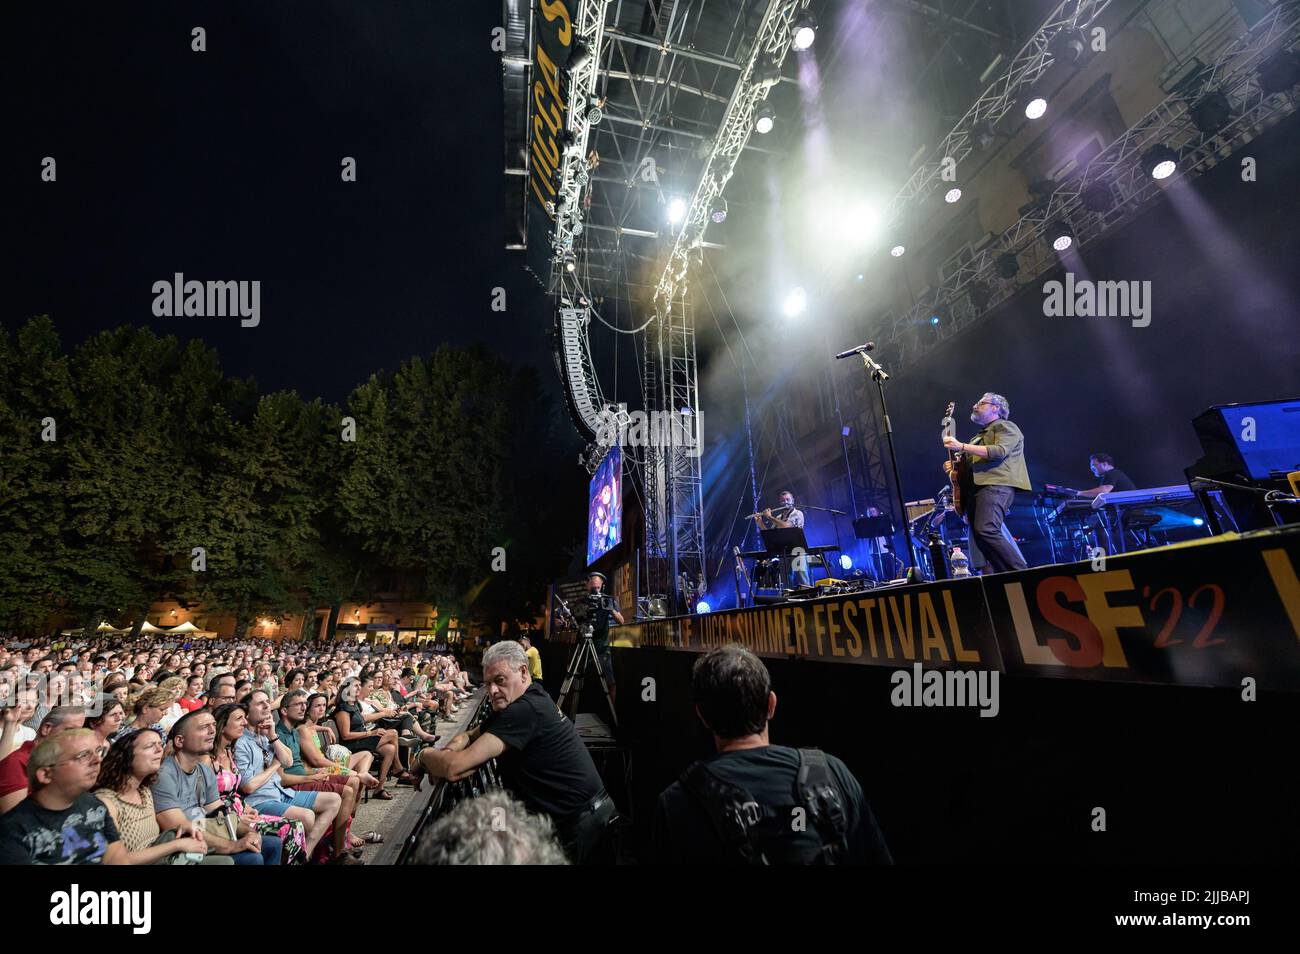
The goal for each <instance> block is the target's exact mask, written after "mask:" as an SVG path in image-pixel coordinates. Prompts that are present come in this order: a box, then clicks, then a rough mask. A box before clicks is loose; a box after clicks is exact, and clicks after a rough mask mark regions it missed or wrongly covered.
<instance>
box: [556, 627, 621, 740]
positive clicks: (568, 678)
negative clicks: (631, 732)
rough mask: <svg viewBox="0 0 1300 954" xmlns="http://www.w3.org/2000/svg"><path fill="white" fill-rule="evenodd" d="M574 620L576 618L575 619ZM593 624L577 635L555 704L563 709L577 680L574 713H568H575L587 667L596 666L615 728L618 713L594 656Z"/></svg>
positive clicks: (603, 672) (607, 684)
mask: <svg viewBox="0 0 1300 954" xmlns="http://www.w3.org/2000/svg"><path fill="white" fill-rule="evenodd" d="M561 605H562V606H564V612H565V613H566V614H567V615H568V616H569V618H570V619H573V614H572V613H570V612H569V607H568V606H567V605H565V604H564V602H563V601H561ZM575 622H576V620H575ZM592 630H593V626H592V624H591V623H590V622H588V623H586V624H584V625H583V627H582V635H581V636H579V637H578V648H577V649H575V650H574V651H573V658H571V659H570V660H569V668H568V670H567V671H566V672H565V673H564V684H563V685H562V686H560V697H559V699H557V700H556V702H555V706H556V708H557V709H559V710H560V711H561V712H563V711H564V701H565V700H566V699H567V698H568V697H569V692H570V691H571V690H572V689H573V688H574V681H575V680H576V681H577V692H576V693H575V694H574V697H573V708H574V713H573V714H571V715H570V718H571V719H572V718H573V717H574V716H575V715H576V711H577V708H578V700H579V699H581V698H582V686H583V683H584V681H585V679H586V674H587V667H588V666H595V667H596V676H597V678H599V679H600V687H601V689H603V690H604V692H605V701H606V702H608V703H609V715H610V718H612V719H613V720H614V726H615V728H617V727H618V713H617V712H615V711H614V696H613V695H612V694H611V693H610V689H609V681H608V680H607V679H606V678H605V670H604V669H603V668H602V667H601V665H600V660H599V659H598V658H597V656H596V643H595V641H594V639H593V638H592Z"/></svg>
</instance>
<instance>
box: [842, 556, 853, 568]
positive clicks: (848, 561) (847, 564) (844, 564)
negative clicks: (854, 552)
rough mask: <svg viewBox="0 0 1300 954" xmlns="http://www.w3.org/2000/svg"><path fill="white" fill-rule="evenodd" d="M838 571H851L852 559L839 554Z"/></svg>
mask: <svg viewBox="0 0 1300 954" xmlns="http://www.w3.org/2000/svg"><path fill="white" fill-rule="evenodd" d="M840 569H841V570H851V569H853V557H851V556H849V555H848V554H847V553H841V554H840Z"/></svg>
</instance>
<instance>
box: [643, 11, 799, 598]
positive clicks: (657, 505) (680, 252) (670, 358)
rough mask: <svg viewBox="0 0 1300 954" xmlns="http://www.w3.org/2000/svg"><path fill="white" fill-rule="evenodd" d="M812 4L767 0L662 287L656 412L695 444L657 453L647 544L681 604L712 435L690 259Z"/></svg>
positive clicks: (650, 377)
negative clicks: (704, 411) (796, 24)
mask: <svg viewBox="0 0 1300 954" xmlns="http://www.w3.org/2000/svg"><path fill="white" fill-rule="evenodd" d="M806 6H807V0H768V4H767V9H766V10H765V11H764V13H763V18H762V21H761V22H760V25H759V29H758V34H757V36H756V37H755V38H754V41H753V43H752V44H751V45H750V47H749V52H748V55H747V56H746V58H745V60H744V63H743V65H742V66H741V70H740V77H739V79H738V80H737V81H736V84H735V88H734V89H733V90H732V93H731V96H730V98H729V100H728V102H727V109H726V112H725V113H724V114H723V118H722V122H721V124H720V126H719V128H718V131H717V135H716V137H715V138H714V139H713V140H712V146H711V148H710V149H709V152H708V154H707V156H706V157H705V160H704V167H703V169H702V170H701V172H700V175H699V179H698V182H697V184H696V186H695V189H694V192H693V194H692V196H691V201H690V204H689V205H688V206H687V208H686V210H685V214H684V216H683V219H682V224H681V227H680V229H678V231H677V233H676V235H675V236H674V237H673V241H672V245H671V247H670V248H669V250H668V257H667V262H666V263H665V264H664V267H663V271H662V273H661V274H660V276H659V280H658V282H657V283H656V285H655V291H654V307H655V324H654V326H653V329H652V331H651V333H650V340H647V342H646V350H645V354H646V360H645V369H644V376H645V393H646V401H647V408H654V409H655V410H659V411H660V412H661V413H662V412H667V413H668V414H669V415H672V416H673V419H674V420H677V421H680V422H681V424H682V426H683V429H684V431H685V436H686V440H685V441H683V442H681V444H679V443H677V442H673V443H671V444H668V445H667V446H658V447H652V448H649V449H648V452H647V454H646V472H647V473H653V474H662V475H663V480H662V482H660V481H658V480H647V481H646V493H645V511H646V540H647V551H648V555H649V556H651V557H653V558H662V560H663V562H664V571H665V573H666V574H667V575H668V577H669V579H668V581H667V582H668V584H669V585H668V589H667V591H668V592H671V593H672V594H673V596H674V602H676V601H677V598H678V595H679V594H678V592H677V591H678V587H677V586H676V585H675V584H676V581H677V580H678V577H679V574H680V573H683V572H685V573H688V574H690V575H691V578H692V579H695V578H696V577H700V578H703V577H704V576H705V543H704V501H703V495H702V493H701V484H702V479H701V471H700V462H701V452H702V449H703V432H702V429H701V414H700V407H699V400H698V396H699V381H698V376H697V361H696V354H695V322H694V310H693V309H692V308H691V307H690V306H689V304H688V303H687V302H686V300H685V299H686V280H687V272H688V269H689V265H690V261H689V256H690V255H691V254H692V253H693V252H695V251H696V250H698V249H700V247H701V243H702V242H703V241H704V232H705V230H706V229H707V228H708V224H709V221H710V218H709V216H710V213H711V212H712V211H713V210H714V209H715V208H716V207H717V206H718V202H719V200H720V199H721V198H722V193H723V190H724V189H725V188H726V185H727V182H728V181H729V180H730V179H731V177H732V174H733V173H734V172H735V169H736V163H737V161H738V160H739V159H740V156H741V153H742V152H743V151H744V149H745V146H746V145H747V144H748V142H749V138H750V135H751V134H752V132H753V129H754V119H755V113H756V111H757V110H758V107H759V103H761V102H762V101H763V100H764V99H766V98H767V94H768V92H769V90H770V89H771V88H772V86H773V85H775V83H776V82H777V81H778V80H779V77H780V70H781V67H782V65H783V64H784V61H785V56H786V54H787V53H788V52H789V50H790V45H791V32H790V31H791V22H792V19H793V17H794V15H795V13H796V12H797V11H798V10H799V9H801V8H803V7H806ZM701 254H702V253H701ZM682 445H684V446H682ZM651 582H652V585H653V584H654V582H655V574H654V573H653V572H652V573H651ZM705 582H706V583H707V580H706V581H705Z"/></svg>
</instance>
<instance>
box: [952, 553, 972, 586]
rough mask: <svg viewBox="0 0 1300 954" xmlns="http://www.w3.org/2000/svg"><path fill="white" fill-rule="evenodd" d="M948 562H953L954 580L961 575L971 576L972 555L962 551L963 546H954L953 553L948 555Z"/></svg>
mask: <svg viewBox="0 0 1300 954" xmlns="http://www.w3.org/2000/svg"><path fill="white" fill-rule="evenodd" d="M948 562H950V563H951V564H952V577H953V579H954V580H955V579H957V578H958V577H961V576H970V557H968V556H966V554H964V553H962V552H961V547H953V548H952V553H951V554H949V556H948Z"/></svg>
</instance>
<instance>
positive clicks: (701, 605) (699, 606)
mask: <svg viewBox="0 0 1300 954" xmlns="http://www.w3.org/2000/svg"><path fill="white" fill-rule="evenodd" d="M712 611H713V607H712V606H710V605H709V604H708V603H707V602H706V601H704V600H700V601H699V602H698V603H696V604H695V612H697V613H710V612H712Z"/></svg>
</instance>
